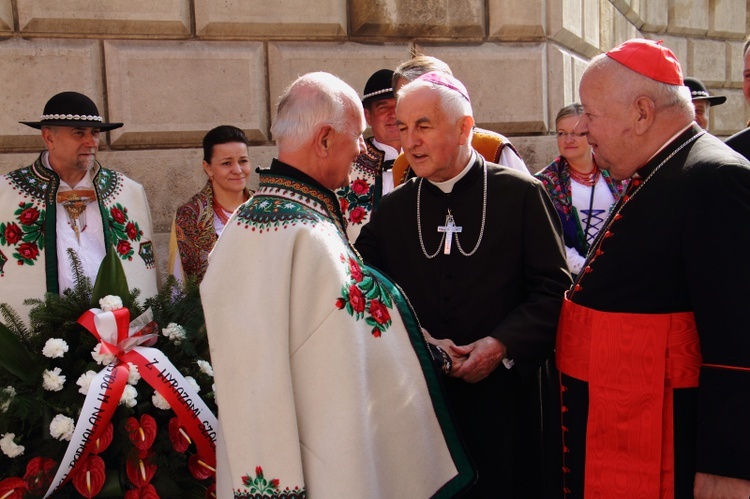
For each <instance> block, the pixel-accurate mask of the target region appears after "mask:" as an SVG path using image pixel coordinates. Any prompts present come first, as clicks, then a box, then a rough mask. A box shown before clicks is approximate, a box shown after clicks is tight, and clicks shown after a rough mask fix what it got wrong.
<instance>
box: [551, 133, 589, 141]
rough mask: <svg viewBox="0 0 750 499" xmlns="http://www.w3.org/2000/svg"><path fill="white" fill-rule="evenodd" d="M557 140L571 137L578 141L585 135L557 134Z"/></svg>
mask: <svg viewBox="0 0 750 499" xmlns="http://www.w3.org/2000/svg"><path fill="white" fill-rule="evenodd" d="M556 135H557V138H558V139H564V140H568V137H569V136H572V137H573V138H574V139H580V138H581V137H585V136H586V134H585V133H576V132H557V134H556Z"/></svg>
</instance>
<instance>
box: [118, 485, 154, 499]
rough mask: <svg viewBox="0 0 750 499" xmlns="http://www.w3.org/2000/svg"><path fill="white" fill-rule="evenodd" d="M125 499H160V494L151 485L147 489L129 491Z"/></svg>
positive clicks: (140, 488)
mask: <svg viewBox="0 0 750 499" xmlns="http://www.w3.org/2000/svg"><path fill="white" fill-rule="evenodd" d="M125 499H159V493H158V492H156V489H155V488H154V486H153V485H151V484H150V483H149V484H147V485H146V486H145V487H139V488H137V489H133V490H128V491H127V492H125Z"/></svg>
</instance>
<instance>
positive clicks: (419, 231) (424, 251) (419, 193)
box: [417, 163, 487, 260]
mask: <svg viewBox="0 0 750 499" xmlns="http://www.w3.org/2000/svg"><path fill="white" fill-rule="evenodd" d="M483 166H484V192H483V200H482V228H481V229H480V230H479V238H478V239H477V244H476V245H475V246H474V249H472V250H471V251H470V252H468V253H467V252H465V251H464V249H463V248H462V247H461V242H460V241H459V240H458V234H455V235H454V234H451V235H450V236H449V237H455V238H456V246H458V251H459V252H460V253H461V254H462V255H463V256H471V255H473V254H474V253H476V252H477V250H478V249H479V245H480V244H481V242H482V237H483V236H484V227H485V223H486V222H487V164H486V163H485V164H484V165H483ZM422 182H424V178H420V179H419V185H418V186H417V234H419V246H420V247H421V248H422V254H424V256H425V257H426V258H427V259H428V260H431V259H433V258H435V257H436V256H438V255H439V254H440V249H441V248H442V247H443V243H445V234H446V233H445V232H443V236H442V237H441V238H440V243H439V244H438V249H437V251H435V253H432V254H429V253H427V249H426V248H425V245H424V239H423V238H422V216H421V210H420V206H421V204H422V202H421V200H422ZM449 211H450V210H449Z"/></svg>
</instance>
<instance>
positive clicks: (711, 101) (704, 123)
mask: <svg viewBox="0 0 750 499" xmlns="http://www.w3.org/2000/svg"><path fill="white" fill-rule="evenodd" d="M685 86H686V87H688V88H689V89H690V97H691V98H692V99H693V107H694V108H695V122H696V123H698V124H699V125H700V127H701V128H702V129H704V130H708V117H709V112H710V109H711V107H712V106H720V105H721V104H724V103H725V102H726V101H727V98H726V97H725V96H723V95H711V94H710V93H708V89H707V88H706V86H705V85H704V84H703V82H702V81H700V80H699V79H698V78H691V77H685Z"/></svg>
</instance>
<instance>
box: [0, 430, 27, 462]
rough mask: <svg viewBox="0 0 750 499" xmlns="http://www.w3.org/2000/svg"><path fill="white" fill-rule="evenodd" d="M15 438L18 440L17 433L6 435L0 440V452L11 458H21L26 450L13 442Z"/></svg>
mask: <svg viewBox="0 0 750 499" xmlns="http://www.w3.org/2000/svg"><path fill="white" fill-rule="evenodd" d="M14 438H16V434H15V433H5V434H4V435H3V438H0V450H2V451H3V454H5V455H6V456H8V457H10V458H13V457H18V456H20V455H21V454H23V450H24V447H23V445H18V444H16V443H15V442H14V441H13V439H14Z"/></svg>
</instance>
